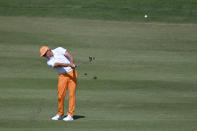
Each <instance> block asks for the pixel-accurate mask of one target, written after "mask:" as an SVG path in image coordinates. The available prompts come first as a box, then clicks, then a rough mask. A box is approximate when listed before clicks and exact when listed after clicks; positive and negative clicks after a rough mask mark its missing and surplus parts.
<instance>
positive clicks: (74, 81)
mask: <svg viewBox="0 0 197 131" xmlns="http://www.w3.org/2000/svg"><path fill="white" fill-rule="evenodd" d="M71 76H72V77H71V79H70V81H69V83H68V89H69V112H68V114H69V115H70V116H72V117H73V116H74V111H75V93H76V87H77V72H76V71H75V70H74V71H73V72H72V75H71Z"/></svg>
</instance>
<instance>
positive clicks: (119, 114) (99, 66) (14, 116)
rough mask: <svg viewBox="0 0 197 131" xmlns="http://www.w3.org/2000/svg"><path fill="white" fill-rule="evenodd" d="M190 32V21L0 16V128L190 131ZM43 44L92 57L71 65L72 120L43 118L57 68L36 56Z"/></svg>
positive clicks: (52, 102)
mask: <svg viewBox="0 0 197 131" xmlns="http://www.w3.org/2000/svg"><path fill="white" fill-rule="evenodd" d="M196 33H197V25H196V24H161V23H143V22H141V23H139V22H121V21H103V20H88V19H70V18H41V17H13V16H9V17H8V16H7V17H5V16H1V17H0V36H1V37H0V65H1V66H0V70H1V74H0V114H1V115H0V130H2V131H11V130H14V131H17V130H18V131H19V130H20V131H23V130H24V131H26V130H40V131H43V130H47V131H50V130H71V131H72V130H79V131H89V130H91V131H99V130H104V131H105V130H106V131H112V130H113V131H114V130H115V131H120V130H123V131H136V130H137V131H144V130H145V131H196V129H197V126H196V122H197V119H196V118H197V113H196V108H197V103H196V101H197V95H196V94H197V88H196V86H197V82H196V73H197V69H196V66H197V61H196V58H197V53H196V51H197V45H196V42H197V38H196ZM45 44H46V45H49V46H50V47H51V48H55V47H57V46H63V47H65V48H67V49H68V50H69V51H70V52H71V53H72V54H73V56H74V58H75V62H76V64H77V63H80V62H85V61H88V56H90V55H92V56H95V57H96V60H95V62H94V63H93V64H88V65H86V66H85V65H81V66H80V67H79V68H78V74H79V83H78V89H77V102H76V113H75V115H77V116H79V117H81V118H79V119H77V120H75V121H73V122H68V123H66V122H63V121H51V120H50V118H51V116H53V115H54V114H55V113H56V111H57V87H56V85H57V73H56V71H55V70H52V69H50V68H49V67H47V65H46V60H45V59H41V58H40V57H39V47H40V46H41V45H45ZM84 73H88V75H87V76H84ZM93 76H97V77H98V79H97V80H94V79H92V77H93ZM65 107H66V108H65V112H66V111H67V102H66V104H65Z"/></svg>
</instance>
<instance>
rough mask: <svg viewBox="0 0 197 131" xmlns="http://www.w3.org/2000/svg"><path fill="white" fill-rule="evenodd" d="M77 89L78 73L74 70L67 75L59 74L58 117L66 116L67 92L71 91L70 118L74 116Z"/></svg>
mask: <svg viewBox="0 0 197 131" xmlns="http://www.w3.org/2000/svg"><path fill="white" fill-rule="evenodd" d="M76 87H77V71H76V70H73V71H71V72H68V73H67V74H59V76H58V115H59V116H62V115H63V114H64V100H65V96H66V90H67V89H68V91H69V111H68V114H69V115H70V116H72V117H73V116H74V111H75V92H76Z"/></svg>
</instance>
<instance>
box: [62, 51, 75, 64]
mask: <svg viewBox="0 0 197 131" xmlns="http://www.w3.org/2000/svg"><path fill="white" fill-rule="evenodd" d="M64 56H65V57H67V58H68V59H69V60H70V63H71V64H73V63H74V60H73V56H72V55H71V54H70V53H69V52H68V51H66V53H65V55H64Z"/></svg>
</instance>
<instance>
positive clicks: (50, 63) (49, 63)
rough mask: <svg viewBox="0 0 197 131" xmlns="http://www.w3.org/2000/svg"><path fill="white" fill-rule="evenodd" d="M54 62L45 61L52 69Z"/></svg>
mask: <svg viewBox="0 0 197 131" xmlns="http://www.w3.org/2000/svg"><path fill="white" fill-rule="evenodd" d="M54 64H55V62H53V61H52V60H49V61H47V65H48V66H50V67H52V68H53V67H54Z"/></svg>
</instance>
